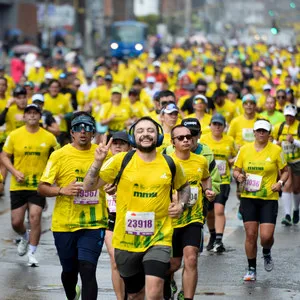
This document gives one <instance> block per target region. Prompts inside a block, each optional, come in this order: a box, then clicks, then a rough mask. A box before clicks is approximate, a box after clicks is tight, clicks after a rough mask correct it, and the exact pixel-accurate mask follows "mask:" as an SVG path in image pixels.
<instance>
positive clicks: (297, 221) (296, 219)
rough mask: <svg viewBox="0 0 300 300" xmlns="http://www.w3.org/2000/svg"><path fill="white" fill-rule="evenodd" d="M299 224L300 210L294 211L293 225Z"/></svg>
mask: <svg viewBox="0 0 300 300" xmlns="http://www.w3.org/2000/svg"><path fill="white" fill-rule="evenodd" d="M298 223H299V210H294V212H293V224H295V225H296V224H298Z"/></svg>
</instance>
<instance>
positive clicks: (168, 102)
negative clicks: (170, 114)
mask: <svg viewBox="0 0 300 300" xmlns="http://www.w3.org/2000/svg"><path fill="white" fill-rule="evenodd" d="M169 104H175V102H174V101H163V102H162V103H161V106H162V107H164V106H167V105H169Z"/></svg>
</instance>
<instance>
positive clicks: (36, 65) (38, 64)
mask: <svg viewBox="0 0 300 300" xmlns="http://www.w3.org/2000/svg"><path fill="white" fill-rule="evenodd" d="M33 66H34V67H35V68H40V67H41V66H42V63H41V62H40V61H39V60H37V61H36V62H35V63H34V65H33Z"/></svg>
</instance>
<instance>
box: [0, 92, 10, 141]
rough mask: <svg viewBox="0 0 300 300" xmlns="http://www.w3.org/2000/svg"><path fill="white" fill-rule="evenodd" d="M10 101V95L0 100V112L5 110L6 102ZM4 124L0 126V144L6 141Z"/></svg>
mask: <svg viewBox="0 0 300 300" xmlns="http://www.w3.org/2000/svg"><path fill="white" fill-rule="evenodd" d="M9 99H10V95H7V96H6V97H5V98H3V99H0V112H2V111H3V110H4V109H5V106H6V104H7V101H8V100H9ZM5 131H6V124H5V123H4V124H3V125H2V126H0V143H3V142H4V141H5V139H6V132H5Z"/></svg>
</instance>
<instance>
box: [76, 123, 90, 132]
mask: <svg viewBox="0 0 300 300" xmlns="http://www.w3.org/2000/svg"><path fill="white" fill-rule="evenodd" d="M82 129H83V130H84V131H85V132H93V131H94V127H93V126H92V125H88V124H79V125H74V126H73V127H72V131H73V132H81V130H82Z"/></svg>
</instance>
